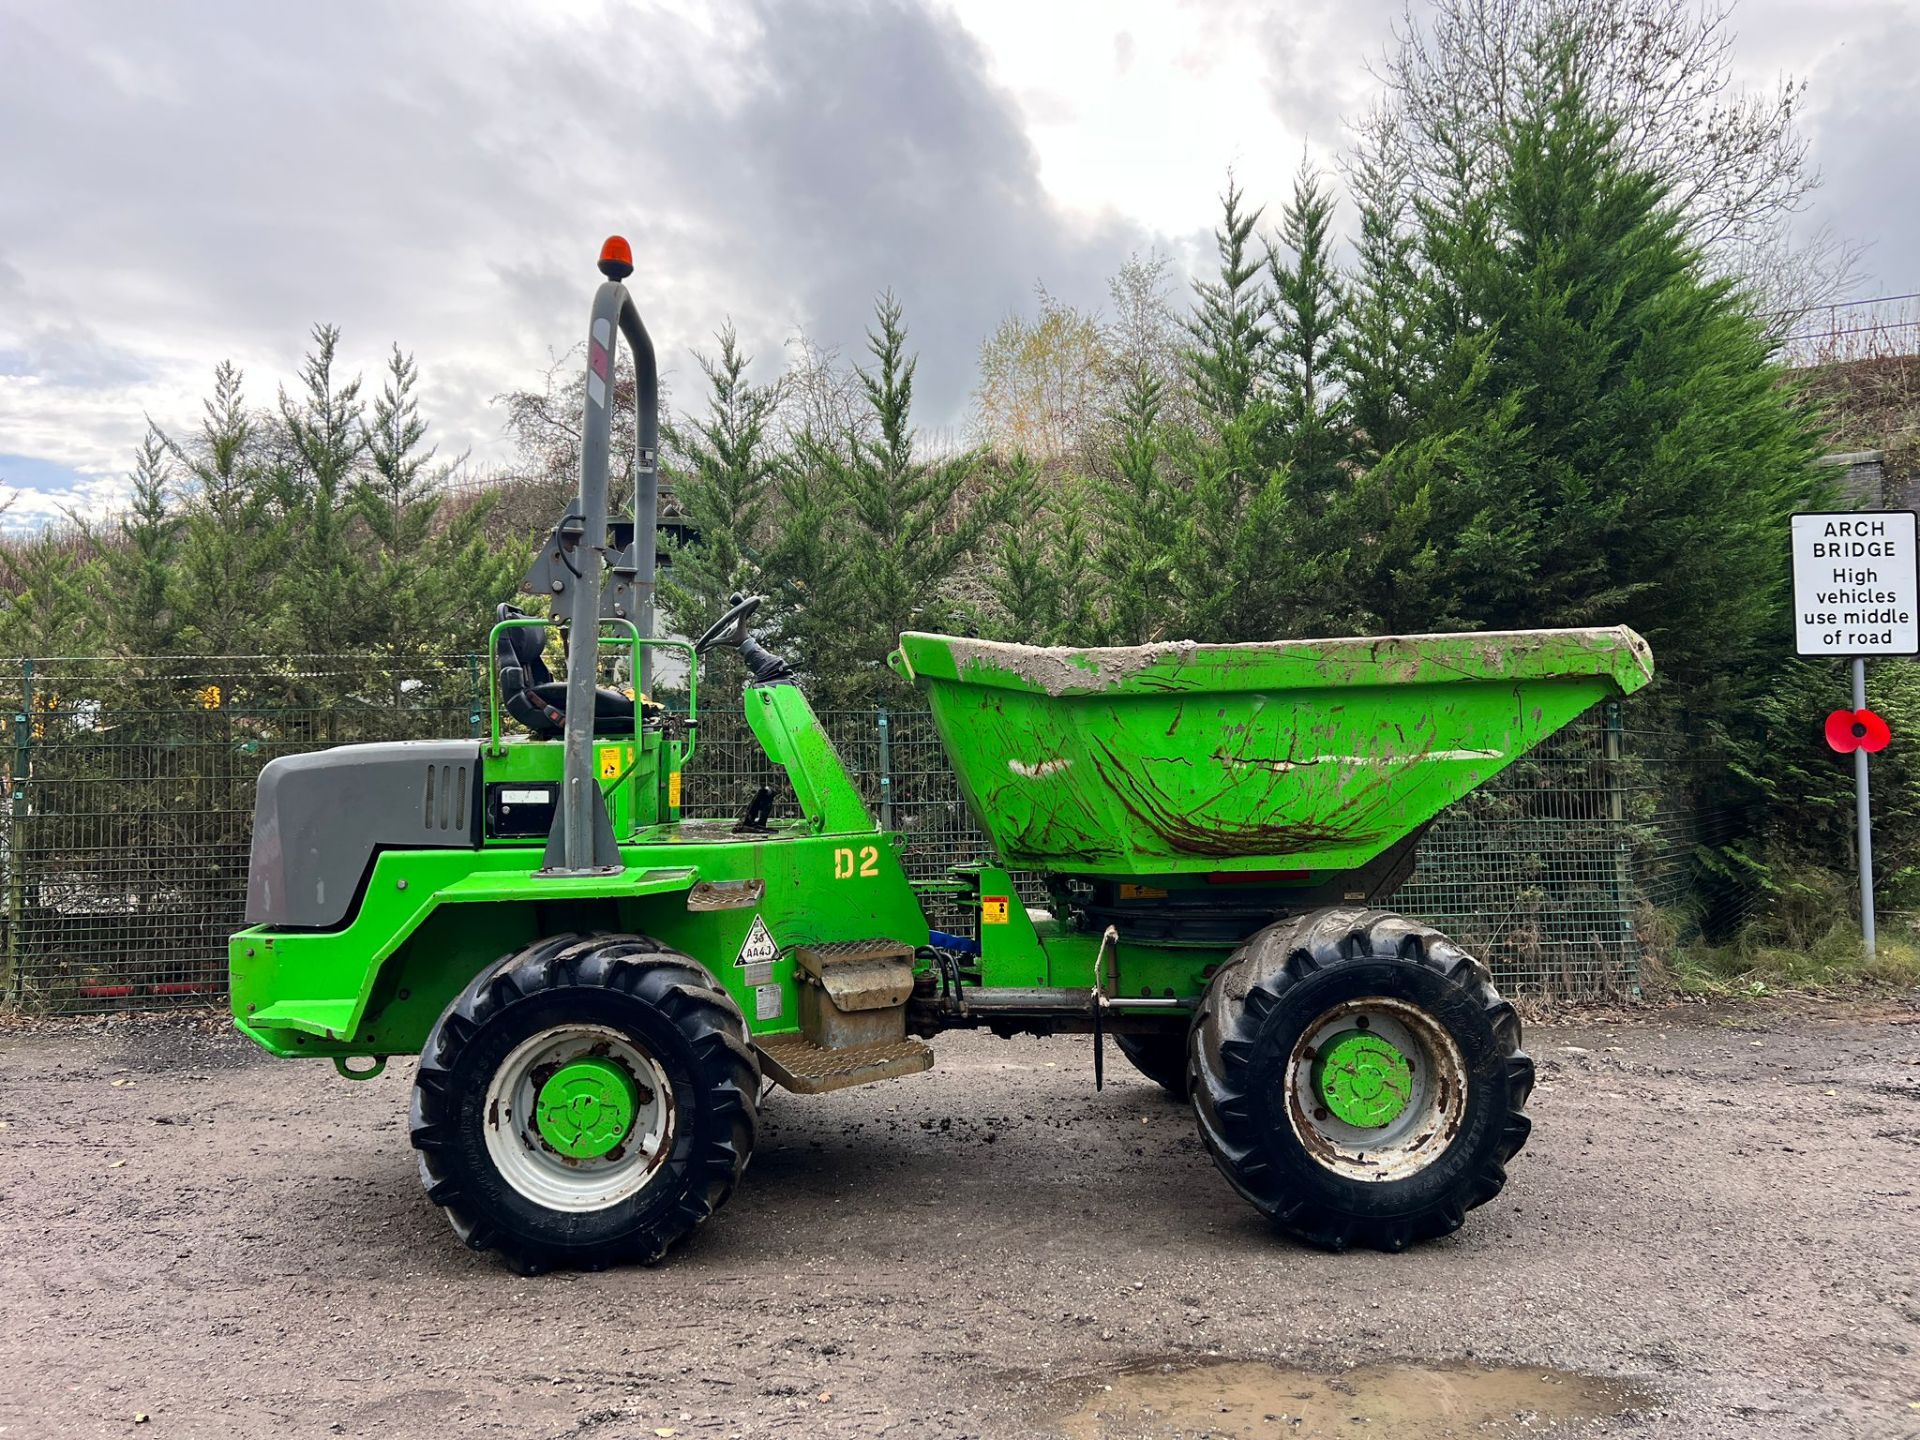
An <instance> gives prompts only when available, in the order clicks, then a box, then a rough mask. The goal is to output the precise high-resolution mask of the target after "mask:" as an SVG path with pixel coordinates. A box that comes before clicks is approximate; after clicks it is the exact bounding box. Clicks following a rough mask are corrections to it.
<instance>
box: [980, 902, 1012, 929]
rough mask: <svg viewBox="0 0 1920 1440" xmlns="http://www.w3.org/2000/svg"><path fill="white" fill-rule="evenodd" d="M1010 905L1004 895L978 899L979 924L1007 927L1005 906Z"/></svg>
mask: <svg viewBox="0 0 1920 1440" xmlns="http://www.w3.org/2000/svg"><path fill="white" fill-rule="evenodd" d="M1011 903H1012V900H1011V897H1010V896H1006V895H982V896H981V897H980V923H981V924H982V925H1007V924H1011V923H1012V922H1011V921H1009V920H1008V919H1007V906H1008V905H1009V904H1011Z"/></svg>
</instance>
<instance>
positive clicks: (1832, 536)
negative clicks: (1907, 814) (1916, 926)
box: [1793, 510, 1920, 959]
mask: <svg viewBox="0 0 1920 1440" xmlns="http://www.w3.org/2000/svg"><path fill="white" fill-rule="evenodd" d="M1793 638H1794V649H1795V651H1796V652H1797V653H1798V654H1801V655H1821V656H1835V657H1845V658H1847V659H1849V660H1851V661H1852V662H1853V663H1852V668H1853V712H1852V714H1848V713H1847V712H1845V711H1835V712H1834V713H1833V714H1832V715H1830V716H1828V717H1827V743H1828V744H1829V745H1831V746H1832V747H1833V748H1834V749H1836V750H1839V751H1841V752H1843V753H1844V752H1845V751H1848V750H1851V751H1852V752H1853V784H1854V812H1855V813H1854V818H1855V822H1856V825H1857V827H1858V835H1859V840H1858V845H1857V851H1858V856H1859V861H1860V934H1861V938H1862V939H1863V940H1864V941H1865V942H1866V949H1867V956H1868V958H1869V959H1871V958H1872V956H1873V953H1874V944H1875V935H1874V915H1873V822H1872V810H1871V807H1870V805H1869V803H1868V793H1867V754H1868V752H1869V751H1873V750H1879V749H1881V748H1882V747H1883V746H1885V745H1886V743H1887V739H1888V734H1887V727H1886V723H1885V722H1884V721H1883V720H1881V719H1880V717H1879V716H1877V715H1875V714H1874V713H1873V712H1872V711H1871V710H1869V709H1867V657H1868V656H1869V655H1914V654H1920V535H1917V534H1916V520H1915V516H1914V512H1913V511H1911V510H1857V511H1839V512H1832V513H1817V514H1802V515H1795V516H1794V517H1793Z"/></svg>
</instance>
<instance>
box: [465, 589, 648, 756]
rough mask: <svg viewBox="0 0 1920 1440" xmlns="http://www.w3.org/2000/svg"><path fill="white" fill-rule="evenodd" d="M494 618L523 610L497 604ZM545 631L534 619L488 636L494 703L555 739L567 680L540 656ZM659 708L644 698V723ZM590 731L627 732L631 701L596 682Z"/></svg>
mask: <svg viewBox="0 0 1920 1440" xmlns="http://www.w3.org/2000/svg"><path fill="white" fill-rule="evenodd" d="M494 618H495V619H496V620H522V619H525V618H526V612H525V611H524V610H521V609H519V608H518V607H517V606H513V605H502V606H501V607H500V608H499V609H498V610H496V611H495V612H494ZM546 635H547V632H546V630H545V629H544V628H542V627H541V626H538V625H516V626H514V628H513V629H511V630H502V631H501V632H500V634H499V637H498V638H497V639H496V640H495V641H494V652H493V658H494V665H495V668H496V669H498V671H499V672H500V703H501V705H502V706H504V707H505V709H506V712H507V714H509V715H511V716H512V717H513V718H514V719H516V720H518V721H519V722H520V723H521V724H522V725H524V726H526V727H527V729H529V730H531V731H532V732H533V733H534V734H535V735H537V736H539V737H540V738H541V739H542V740H557V739H559V738H560V737H561V736H562V735H563V734H565V733H566V728H567V716H566V709H567V686H566V682H565V681H564V680H555V679H554V678H553V672H552V671H551V670H549V669H548V668H547V662H546V661H545V660H544V659H542V658H541V654H540V652H541V650H542V649H543V648H544V647H545V644H546ZM664 714H665V711H664V709H663V708H662V707H661V706H659V705H656V704H654V703H653V702H652V701H651V700H649V701H646V702H645V711H644V715H643V720H644V723H645V724H647V725H658V724H659V723H660V721H661V717H662V716H663V715H664ZM593 733H594V734H595V735H599V736H604V737H606V738H609V739H611V738H615V737H618V736H621V735H631V734H633V701H632V699H631V698H629V697H628V696H626V695H623V694H621V693H620V692H619V691H618V690H607V689H603V688H601V687H598V686H596V687H595V688H594V692H593Z"/></svg>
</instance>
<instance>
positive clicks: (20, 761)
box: [0, 658, 33, 1001]
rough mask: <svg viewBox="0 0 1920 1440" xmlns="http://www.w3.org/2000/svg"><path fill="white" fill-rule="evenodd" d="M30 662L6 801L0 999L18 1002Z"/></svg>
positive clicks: (24, 664)
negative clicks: (4, 931)
mask: <svg viewBox="0 0 1920 1440" xmlns="http://www.w3.org/2000/svg"><path fill="white" fill-rule="evenodd" d="M32 744H33V661H32V660H29V659H24V658H23V659H22V660H21V661H20V708H19V709H18V710H16V711H15V712H14V715H13V785H12V787H11V792H12V793H11V794H10V795H9V796H8V797H7V948H6V959H5V962H4V970H0V997H5V998H7V999H9V1000H16V1001H17V1000H19V999H20V998H21V996H22V994H23V993H24V990H25V981H26V977H25V975H24V974H23V973H22V971H21V967H20V927H21V925H22V924H23V923H24V922H25V920H26V910H27V878H26V876H25V875H23V874H22V873H21V870H20V821H21V819H22V818H23V817H24V816H25V815H26V813H27V768H28V766H29V765H30V764H31V763H32V758H33V757H32V754H31V751H30V747H31V746H32Z"/></svg>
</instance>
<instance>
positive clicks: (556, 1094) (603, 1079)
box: [534, 1055, 639, 1160]
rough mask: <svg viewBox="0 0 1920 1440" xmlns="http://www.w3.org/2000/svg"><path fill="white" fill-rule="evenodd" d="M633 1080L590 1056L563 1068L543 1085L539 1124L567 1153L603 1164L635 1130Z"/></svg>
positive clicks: (549, 1140) (610, 1063) (611, 1064)
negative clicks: (631, 1131) (603, 1160)
mask: <svg viewBox="0 0 1920 1440" xmlns="http://www.w3.org/2000/svg"><path fill="white" fill-rule="evenodd" d="M638 1098H639V1097H638V1091H637V1090H636V1088H635V1086H634V1082H633V1077H632V1076H631V1075H629V1074H627V1072H626V1071H625V1070H624V1069H622V1068H621V1067H620V1066H618V1065H616V1064H615V1063H614V1062H613V1061H611V1060H606V1059H602V1058H601V1057H599V1056H597V1055H587V1056H583V1057H582V1058H580V1059H578V1060H574V1061H570V1062H569V1063H567V1064H565V1065H563V1066H561V1067H560V1068H559V1069H558V1070H556V1071H554V1072H553V1074H552V1075H550V1076H548V1077H547V1080H546V1083H545V1084H543V1085H542V1086H541V1087H540V1095H539V1098H538V1099H537V1100H536V1101H535V1104H536V1105H537V1106H538V1108H537V1109H536V1110H535V1111H534V1120H535V1123H536V1124H538V1125H539V1127H540V1135H541V1138H542V1139H544V1140H545V1141H546V1142H547V1143H548V1144H549V1145H551V1146H552V1147H553V1148H554V1149H555V1150H558V1151H559V1152H560V1153H561V1154H562V1155H565V1156H568V1157H570V1158H572V1159H575V1160H598V1159H599V1158H600V1157H601V1156H602V1155H605V1154H606V1153H607V1152H608V1151H610V1150H613V1149H614V1148H616V1147H617V1146H618V1145H619V1144H620V1143H621V1142H622V1141H623V1140H625V1139H626V1138H627V1132H628V1131H630V1130H632V1129H633V1117H634V1112H635V1109H636V1102H637V1100H638Z"/></svg>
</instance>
